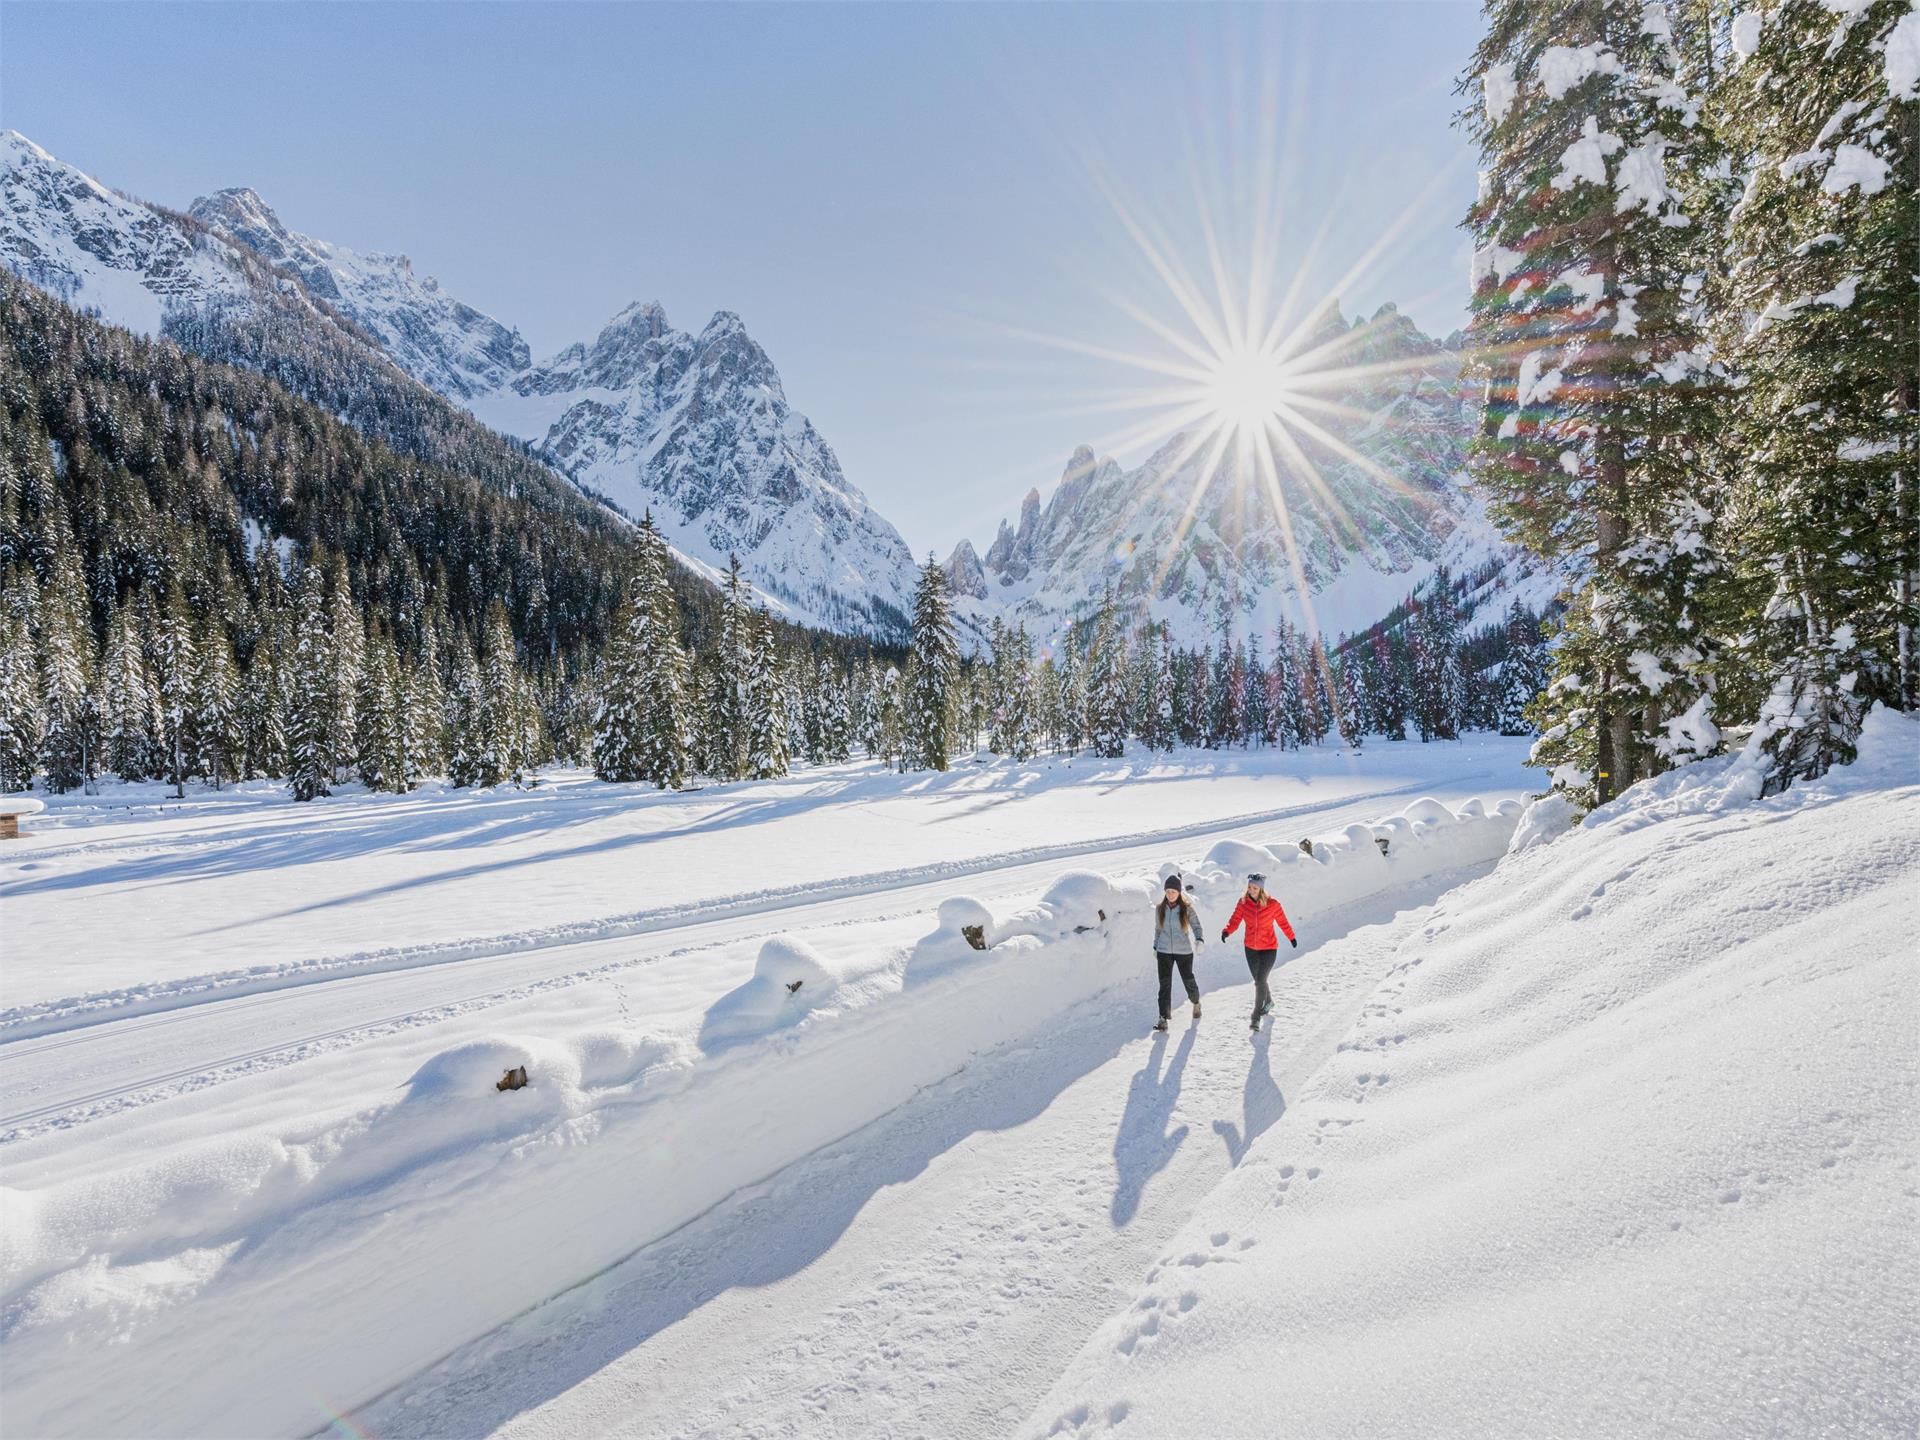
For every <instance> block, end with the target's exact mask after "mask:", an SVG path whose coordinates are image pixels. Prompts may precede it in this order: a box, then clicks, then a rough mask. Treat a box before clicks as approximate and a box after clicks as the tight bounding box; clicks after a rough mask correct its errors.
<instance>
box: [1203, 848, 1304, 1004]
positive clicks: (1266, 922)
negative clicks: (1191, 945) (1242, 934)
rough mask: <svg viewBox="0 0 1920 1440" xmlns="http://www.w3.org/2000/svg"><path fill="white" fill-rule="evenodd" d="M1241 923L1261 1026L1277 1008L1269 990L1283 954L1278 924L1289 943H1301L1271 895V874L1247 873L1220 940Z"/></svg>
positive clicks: (1221, 941)
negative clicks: (1269, 981) (1275, 965)
mask: <svg viewBox="0 0 1920 1440" xmlns="http://www.w3.org/2000/svg"><path fill="white" fill-rule="evenodd" d="M1241 925H1245V926H1246V927H1247V969H1249V970H1251V971H1252V972H1253V1028H1254V1029H1255V1030H1258V1029H1259V1028H1260V1017H1261V1016H1263V1015H1265V1014H1266V1013H1267V1012H1268V1011H1269V1010H1271V1009H1273V995H1272V993H1271V992H1269V991H1268V989H1267V977H1268V976H1269V975H1271V974H1272V973H1273V961H1274V957H1275V956H1277V955H1278V954H1279V953H1280V939H1279V936H1277V935H1275V934H1274V933H1273V931H1274V927H1275V926H1276V925H1277V926H1279V927H1280V933H1281V934H1282V935H1285V936H1286V937H1287V944H1289V945H1291V946H1293V947H1294V948H1295V949H1296V950H1297V949H1299V948H1300V942H1299V941H1298V940H1296V939H1294V936H1293V926H1291V925H1289V924H1288V923H1287V912H1286V911H1284V910H1282V909H1281V908H1280V902H1279V901H1278V900H1276V899H1274V898H1273V897H1272V896H1271V895H1269V894H1267V877H1266V876H1264V875H1260V874H1257V873H1256V874H1253V875H1249V876H1247V893H1246V894H1244V895H1242V896H1241V897H1240V903H1239V904H1238V905H1236V906H1234V907H1233V917H1232V918H1231V919H1230V920H1228V921H1227V928H1226V929H1224V930H1222V931H1221V932H1220V943H1221V944H1222V945H1224V944H1226V943H1227V937H1228V936H1229V935H1231V934H1233V932H1234V931H1235V930H1237V929H1238V928H1239V927H1240V926H1241Z"/></svg>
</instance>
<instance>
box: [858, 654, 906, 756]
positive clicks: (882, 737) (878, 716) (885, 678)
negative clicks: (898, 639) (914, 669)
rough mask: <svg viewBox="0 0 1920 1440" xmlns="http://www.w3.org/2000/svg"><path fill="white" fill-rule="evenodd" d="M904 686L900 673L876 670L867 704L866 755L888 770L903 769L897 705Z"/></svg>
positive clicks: (900, 709) (899, 705) (888, 667)
mask: <svg viewBox="0 0 1920 1440" xmlns="http://www.w3.org/2000/svg"><path fill="white" fill-rule="evenodd" d="M904 685H905V681H904V680H903V679H902V678H901V675H900V672H899V671H898V670H897V669H895V668H894V667H893V666H891V665H889V666H887V668H886V669H884V670H876V672H875V673H874V677H873V697H872V699H871V700H870V701H869V702H868V705H867V720H868V724H869V726H870V727H871V729H870V731H869V734H868V737H867V754H868V755H869V756H870V757H872V758H873V759H876V760H878V761H879V762H880V763H881V764H882V765H885V766H886V767H887V768H888V769H889V770H893V769H902V770H904V769H905V768H906V759H905V749H904V740H903V730H904V724H903V720H902V710H903V707H902V704H901V691H902V689H903V687H904Z"/></svg>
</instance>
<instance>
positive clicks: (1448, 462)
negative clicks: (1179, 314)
mask: <svg viewBox="0 0 1920 1440" xmlns="http://www.w3.org/2000/svg"><path fill="white" fill-rule="evenodd" d="M1313 343H1314V344H1315V345H1316V346H1325V347H1326V351H1325V353H1326V357H1327V359H1326V363H1327V365H1328V366H1329V367H1337V368H1345V369H1351V370H1353V371H1354V372H1355V376H1354V379H1353V380H1352V382H1351V383H1349V384H1346V385H1344V386H1342V387H1341V388H1340V389H1338V390H1337V391H1333V392H1329V393H1327V394H1326V395H1325V396H1324V398H1325V399H1327V400H1330V401H1334V402H1337V404H1338V406H1339V407H1340V408H1339V410H1338V411H1328V410H1325V409H1322V408H1320V407H1318V406H1316V407H1314V408H1312V409H1307V410H1304V412H1303V413H1305V414H1306V415H1307V416H1308V417H1309V418H1310V419H1311V421H1312V422H1313V423H1314V424H1315V425H1318V426H1320V427H1322V428H1323V429H1325V430H1326V431H1328V432H1329V433H1330V434H1331V435H1332V436H1334V438H1335V439H1336V440H1337V441H1338V442H1339V443H1338V444H1334V445H1330V444H1328V443H1326V442H1325V441H1323V440H1318V439H1316V438H1314V437H1313V436H1312V435H1311V434H1309V433H1306V432H1304V431H1302V432H1301V433H1299V434H1298V435H1297V437H1296V438H1297V439H1298V440H1299V443H1300V445H1301V447H1302V449H1303V451H1304V452H1305V454H1306V456H1307V457H1308V458H1309V459H1310V460H1311V462H1312V463H1311V465H1310V466H1309V465H1303V464H1301V463H1299V461H1298V460H1297V459H1295V460H1293V461H1291V462H1289V461H1288V460H1287V459H1286V458H1284V457H1282V458H1281V459H1280V462H1279V466H1278V469H1279V494H1280V498H1281V500H1282V501H1283V502H1284V503H1283V505H1276V504H1275V503H1274V499H1273V496H1272V493H1271V487H1270V484H1269V482H1268V481H1267V480H1266V479H1265V478H1264V477H1263V476H1262V474H1261V473H1260V472H1259V468H1258V466H1257V465H1255V466H1243V465H1242V464H1240V463H1239V462H1238V461H1237V459H1236V447H1234V446H1232V445H1229V446H1228V447H1227V450H1226V452H1225V454H1224V455H1223V456H1222V457H1221V458H1220V459H1219V461H1218V462H1217V463H1212V456H1213V447H1212V446H1210V445H1207V444H1204V443H1200V441H1199V439H1198V437H1195V436H1193V435H1189V434H1179V435H1175V436H1173V437H1172V438H1170V439H1169V440H1167V441H1166V442H1165V443H1164V444H1163V445H1162V446H1161V447H1160V448H1159V449H1158V450H1157V451H1155V452H1154V453H1153V454H1152V455H1151V456H1149V457H1148V458H1147V459H1146V460H1145V461H1144V462H1143V463H1141V464H1139V465H1137V466H1134V467H1132V468H1127V467H1124V466H1122V465H1121V464H1120V463H1118V462H1117V461H1116V460H1114V459H1112V458H1111V457H1101V456H1097V455H1096V454H1095V453H1094V452H1093V450H1092V449H1090V448H1088V447H1086V446H1081V447H1080V448H1079V449H1078V450H1076V451H1075V452H1074V453H1073V456H1072V458H1071V459H1069V460H1068V462H1067V466H1066V470H1065V472H1064V473H1063V474H1062V476H1061V479H1060V483H1059V486H1058V487H1057V488H1056V489H1055V490H1054V492H1053V495H1052V497H1051V498H1050V499H1048V500H1047V501H1046V503H1045V504H1044V505H1043V504H1042V502H1041V497H1040V494H1039V492H1038V491H1031V492H1029V493H1028V495H1027V496H1026V499H1025V500H1024V502H1023V503H1022V505H1021V507H1020V515H1019V519H1018V520H1017V521H1002V522H1001V524H1000V529H999V533H998V534H997V535H996V536H995V537H994V540H993V543H992V544H991V545H990V546H989V547H988V548H987V552H986V556H985V559H984V561H981V560H978V559H975V558H973V557H974V555H975V552H974V549H973V547H972V545H971V544H969V543H966V542H963V543H962V548H961V549H960V550H957V551H956V552H955V554H954V556H953V557H952V558H951V559H950V560H949V562H948V570H949V574H950V575H951V576H953V578H954V581H955V587H956V590H958V591H959V592H960V595H961V599H960V601H959V605H960V608H961V609H962V610H963V611H967V612H970V613H972V614H975V615H977V616H979V617H980V618H982V619H986V618H989V617H991V616H992V615H994V614H996V613H997V614H1001V615H1004V616H1006V617H1007V618H1008V619H1010V620H1025V621H1026V622H1027V623H1028V625H1029V627H1030V628H1032V629H1033V630H1034V631H1035V632H1036V633H1037V634H1042V635H1044V634H1047V633H1049V632H1050V631H1052V630H1054V629H1057V628H1058V627H1059V626H1060V625H1062V624H1064V623H1066V622H1068V621H1070V620H1073V619H1076V618H1078V617H1080V616H1083V615H1085V614H1086V613H1087V612H1088V611H1089V610H1090V609H1091V608H1092V607H1093V605H1094V604H1096V603H1097V602H1098V600H1099V598H1100V596H1101V594H1102V592H1103V591H1104V590H1105V589H1106V587H1108V586H1109V585H1110V586H1112V587H1113V589H1114V592H1115V594H1116V595H1117V596H1118V597H1119V598H1120V599H1121V600H1122V602H1123V603H1125V604H1126V605H1128V606H1129V607H1130V608H1132V609H1133V610H1135V611H1136V612H1138V613H1141V614H1144V615H1145V616H1149V617H1151V618H1152V619H1154V620H1157V621H1159V620H1164V621H1166V622H1167V623H1168V624H1169V626H1170V627H1171V628H1172V630H1173V632H1174V634H1175V636H1176V638H1177V639H1180V640H1181V641H1183V642H1184V643H1188V644H1199V643H1202V642H1204V641H1209V640H1211V639H1213V638H1215V637H1217V636H1218V635H1219V633H1220V631H1221V629H1222V628H1223V627H1228V628H1231V629H1232V630H1233V631H1234V633H1236V634H1238V635H1243V636H1244V635H1246V634H1248V633H1250V632H1255V631H1261V630H1265V629H1268V628H1270V627H1271V626H1272V625H1273V624H1274V623H1275V621H1277V620H1279V619H1281V618H1283V617H1284V618H1286V619H1287V620H1288V621H1289V622H1290V623H1292V624H1294V625H1296V626H1301V627H1304V628H1307V629H1310V630H1317V631H1323V632H1325V633H1327V634H1330V635H1331V634H1338V633H1340V632H1342V631H1352V630H1356V629H1359V628H1362V627H1364V626H1366V625H1369V624H1371V623H1373V622H1374V621H1375V620H1377V619H1379V618H1380V617H1381V616H1382V615H1383V614H1385V613H1386V612H1387V611H1388V610H1389V609H1390V608H1391V607H1392V606H1393V605H1394V604H1396V603H1397V602H1398V601H1400V600H1401V599H1403V598H1405V597H1406V596H1407V595H1408V594H1409V593H1410V592H1411V591H1413V590H1414V588H1415V587H1416V586H1417V585H1419V584H1420V583H1421V582H1422V581H1424V580H1425V579H1426V578H1427V577H1428V576H1429V575H1431V574H1432V573H1433V572H1434V570H1435V568H1436V567H1437V566H1440V565H1446V566H1448V567H1449V568H1451V569H1453V570H1454V571H1456V572H1458V571H1462V570H1468V569H1472V568H1474V567H1476V566H1478V565H1480V564H1481V563H1483V562H1485V561H1487V560H1490V559H1499V560H1503V561H1504V562H1506V567H1507V568H1508V569H1509V570H1510V573H1509V574H1508V575H1507V577H1506V583H1504V584H1503V585H1502V587H1501V589H1502V590H1503V591H1504V592H1513V593H1520V594H1523V595H1524V596H1525V597H1526V598H1528V599H1530V600H1532V601H1533V602H1534V603H1538V602H1539V601H1540V600H1543V599H1544V598H1545V597H1546V596H1547V595H1550V594H1551V593H1552V591H1553V589H1554V588H1555V584H1554V582H1553V580H1552V577H1550V576H1542V575H1536V574H1533V573H1531V572H1529V570H1528V567H1527V565H1526V562H1525V561H1524V560H1523V559H1522V558H1521V557H1520V556H1519V555H1518V554H1517V553H1516V552H1514V551H1513V550H1512V549H1511V547H1509V546H1508V545H1507V544H1506V543H1505V542H1504V541H1503V540H1502V539H1501V537H1500V536H1499V534H1498V533H1497V532H1496V531H1495V530H1494V528H1493V526H1492V525H1491V524H1490V523H1489V522H1488V521H1487V519H1486V517H1485V515H1484V514H1483V513H1482V511H1481V508H1480V506H1479V504H1478V503H1477V502H1476V501H1475V500H1474V498H1473V497H1472V496H1471V495H1470V494H1469V493H1468V492H1467V491H1466V490H1465V488H1464V487H1463V483H1462V481H1463V473H1464V470H1465V464H1466V448H1467V444H1468V441H1469V439H1470V437H1471V433H1472V428H1471V427H1472V421H1471V415H1470V412H1469V410H1468V408H1467V407H1466V405H1465V404H1464V403H1463V400H1462V396H1461V393H1460V362H1459V358H1458V357H1457V356H1456V355H1455V354H1454V353H1453V352H1452V351H1450V350H1448V349H1447V348H1446V347H1445V346H1444V345H1441V344H1439V343H1438V342H1436V341H1434V340H1431V339H1429V338H1428V337H1427V336H1425V335H1423V334H1421V333H1420V332H1419V331H1418V330H1417V329H1416V328H1415V327H1414V325H1413V323H1412V322H1411V321H1409V320H1408V319H1407V318H1406V317H1404V316H1402V315H1400V314H1398V313H1397V312H1396V311H1395V310H1394V309H1393V307H1391V306H1386V307H1383V308H1382V309H1381V311H1380V312H1379V313H1378V314H1376V315H1375V316H1374V317H1373V318H1372V319H1371V320H1368V321H1356V322H1355V323H1353V324H1352V325H1349V324H1348V323H1347V322H1346V321H1345V320H1344V319H1343V318H1342V317H1341V316H1340V315H1339V313H1338V312H1337V310H1331V309H1330V310H1329V312H1328V313H1327V314H1326V315H1325V316H1324V317H1323V318H1322V321H1321V323H1320V325H1319V327H1318V330H1317V333H1316V336H1315V339H1314V342H1313ZM1343 451H1345V452H1352V453H1343ZM1356 455H1357V456H1358V457H1359V458H1357V459H1356V458H1355V456H1356ZM975 569H978V570H980V571H981V572H982V574H981V575H980V577H979V580H978V583H975V584H971V585H970V584H968V583H967V582H966V579H965V578H964V577H968V576H970V575H971V574H972V572H973V571H974V570H975Z"/></svg>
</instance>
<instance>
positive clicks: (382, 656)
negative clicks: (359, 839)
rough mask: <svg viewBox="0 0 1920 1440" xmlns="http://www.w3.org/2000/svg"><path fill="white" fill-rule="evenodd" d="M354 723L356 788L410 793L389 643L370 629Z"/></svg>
mask: <svg viewBox="0 0 1920 1440" xmlns="http://www.w3.org/2000/svg"><path fill="white" fill-rule="evenodd" d="M354 710H355V714H356V716H357V718H358V721H359V726H360V730H359V735H358V737H357V745H356V751H357V759H356V761H355V767H354V768H355V769H356V770H358V771H359V774H360V780H361V783H362V784H364V785H365V786H366V787H367V788H368V789H369V790H382V791H388V792H391V793H393V794H396V795H402V794H405V793H406V792H407V791H408V790H410V789H411V788H412V787H413V780H414V772H413V765H412V755H411V753H410V752H411V747H410V745H409V740H410V738H411V729H412V727H411V724H410V716H409V715H408V707H407V692H406V687H405V684H404V682H403V681H402V679H401V674H400V656H399V653H398V652H397V651H396V650H395V649H394V645H393V637H392V636H391V635H389V634H388V633H387V631H386V629H385V628H384V627H380V626H376V627H375V629H374V631H373V633H372V634H371V635H370V636H369V637H368V639H367V644H366V650H365V654H364V656H363V657H362V663H361V670H360V690H359V694H358V695H357V696H356V697H355V700H354Z"/></svg>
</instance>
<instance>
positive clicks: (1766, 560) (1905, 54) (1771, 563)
mask: <svg viewBox="0 0 1920 1440" xmlns="http://www.w3.org/2000/svg"><path fill="white" fill-rule="evenodd" d="M1733 33H1734V45H1735V48H1736V51H1737V52H1738V58H1739V62H1740V63H1738V65H1737V66H1736V67H1735V68H1733V69H1732V72H1731V73H1730V74H1729V75H1727V77H1726V78H1725V80H1724V81H1723V83H1722V84H1721V86H1720V87H1719V93H1718V95H1717V97H1716V104H1715V106H1714V115H1715V119H1716V120H1717V122H1718V123H1719V125H1720V126H1721V127H1722V129H1723V130H1724V131H1725V132H1726V134H1727V135H1728V136H1729V137H1730V139H1731V140H1732V141H1733V143H1734V147H1735V149H1736V150H1737V151H1738V152H1739V153H1741V154H1742V155H1744V156H1745V157H1747V160H1748V165H1749V167H1750V178H1749V181H1748V184H1747V189H1746V194H1745V195H1744V197H1743V198H1742V199H1741V201H1740V203H1739V204H1738V205H1737V206H1736V207H1735V208H1734V211H1733V213H1732V216H1731V221H1730V227H1729V236H1728V240H1729V251H1730V254H1729V261H1730V264H1729V267H1728V272H1729V283H1728V303H1727V305H1726V306H1725V308H1724V312H1723V315H1722V327H1721V328H1722V332H1723V333H1722V336H1721V338H1722V343H1723V346H1724V349H1725V352H1726V354H1727V357H1728V360H1729V363H1730V364H1731V366H1732V367H1733V369H1734V370H1735V371H1736V373H1737V374H1738V376H1739V378H1740V382H1741V383H1742V385H1743V387H1744V388H1743V390H1742V391H1741V395H1740V401H1739V404H1738V405H1737V406H1735V407H1734V411H1733V413H1734V421H1733V425H1734V432H1735V441H1736V447H1737V450H1738V453H1739V456H1740V466H1739V472H1738V476H1737V479H1736V481H1735V487H1736V491H1737V500H1736V503H1735V504H1734V505H1732V506H1731V507H1730V508H1731V512H1732V515H1733V516H1734V517H1735V519H1734V522H1733V528H1734V533H1733V534H1732V535H1731V537H1730V543H1729V548H1730V549H1731V550H1732V551H1733V553H1734V556H1735V559H1736V563H1737V565H1738V569H1739V572H1740V576H1741V579H1742V580H1743V581H1744V582H1745V587H1746V590H1747V594H1748V596H1749V597H1750V598H1749V599H1748V601H1747V613H1746V614H1745V615H1744V616H1743V617H1742V622H1743V623H1741V624H1740V625H1738V626H1737V628H1736V633H1737V636H1738V639H1737V641H1736V645H1735V656H1734V659H1735V662H1736V663H1735V665H1734V666H1732V667H1728V668H1729V670H1730V671H1732V677H1733V678H1732V681H1731V683H1732V685H1733V686H1734V687H1735V688H1738V687H1739V681H1740V680H1741V679H1744V680H1745V682H1746V687H1745V688H1748V689H1749V690H1751V691H1753V692H1756V693H1752V694H1749V695H1748V696H1747V697H1745V698H1746V699H1747V701H1748V713H1752V710H1753V709H1755V708H1757V710H1758V722H1757V723H1756V725H1755V726H1754V729H1753V731H1752V733H1751V737H1750V739H1749V742H1748V752H1749V754H1750V755H1752V756H1753V757H1754V758H1755V760H1756V761H1758V762H1760V763H1762V764H1763V765H1764V766H1765V767H1766V770H1767V780H1766V784H1767V786H1768V788H1769V789H1779V788H1781V787H1783V786H1785V785H1787V784H1790V783H1791V782H1792V781H1794V780H1796V779H1802V778H1810V777H1814V776H1818V775H1821V774H1824V773H1825V772H1826V770H1827V769H1828V768H1829V767H1830V766H1832V765H1835V764H1844V763H1845V762H1847V761H1849V760H1851V759H1852V758H1853V755H1854V747H1855V740H1856V738H1857V736H1858V734H1859V731H1860V724H1861V719H1862V716H1863V715H1864V713H1865V710H1866V708H1867V706H1869V705H1870V704H1871V703H1873V702H1874V701H1876V700H1878V701H1884V702H1886V703H1888V704H1891V705H1894V706H1898V707H1901V708H1911V707H1913V706H1914V705H1915V704H1917V703H1920V676H1917V675H1916V665H1920V658H1917V657H1916V655H1915V652H1914V641H1913V629H1914V625H1915V623H1916V620H1917V619H1920V616H1916V612H1915V608H1914V583H1915V576H1916V571H1917V570H1920V529H1917V528H1916V510H1915V504H1914V486H1915V484H1916V480H1920V359H1916V357H1917V356H1920V279H1917V278H1916V268H1917V267H1916V264H1915V246H1916V239H1915V237H1916V236H1920V18H1916V13H1915V11H1914V8H1913V6H1912V4H1911V3H1910V0H1853V3H1847V4H1840V3H1819V0H1781V3H1779V4H1776V5H1774V6H1771V7H1769V8H1767V9H1765V10H1764V11H1763V10H1761V9H1759V8H1758V7H1755V8H1754V9H1752V10H1750V11H1746V12H1743V13H1742V14H1741V15H1740V16H1738V17H1737V18H1736V19H1735V21H1734V32H1733ZM1694 720H1695V717H1692V716H1685V717H1682V723H1686V722H1693V721H1694ZM1676 728H1679V727H1678V726H1676ZM1681 738H1686V737H1685V736H1684V734H1682V737H1681Z"/></svg>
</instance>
